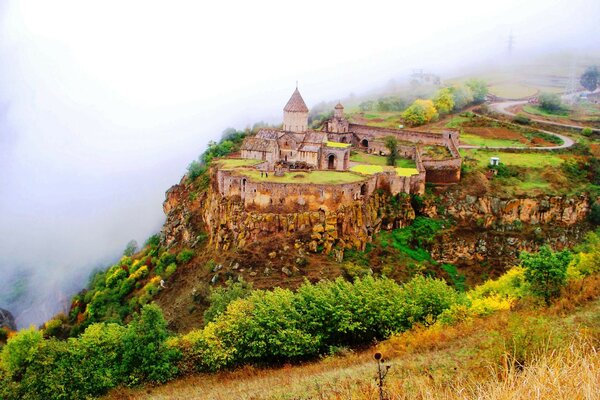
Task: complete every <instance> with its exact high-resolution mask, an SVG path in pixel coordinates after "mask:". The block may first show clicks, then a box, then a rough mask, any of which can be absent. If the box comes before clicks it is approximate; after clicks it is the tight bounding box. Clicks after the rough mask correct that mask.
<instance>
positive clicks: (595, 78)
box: [579, 65, 600, 92]
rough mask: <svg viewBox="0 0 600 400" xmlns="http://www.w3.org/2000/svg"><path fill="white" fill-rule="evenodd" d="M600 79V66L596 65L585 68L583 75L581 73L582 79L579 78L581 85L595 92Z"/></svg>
mask: <svg viewBox="0 0 600 400" xmlns="http://www.w3.org/2000/svg"><path fill="white" fill-rule="evenodd" d="M599 81H600V71H599V70H598V67H597V66H595V65H593V66H591V67H588V68H587V69H586V70H585V72H584V73H583V75H581V79H580V80H579V82H580V83H581V86H583V87H584V88H586V89H587V90H589V91H590V92H593V91H594V90H596V88H597V87H598V83H599Z"/></svg>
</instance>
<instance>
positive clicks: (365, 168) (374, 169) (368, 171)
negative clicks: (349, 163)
mask: <svg viewBox="0 0 600 400" xmlns="http://www.w3.org/2000/svg"><path fill="white" fill-rule="evenodd" d="M394 170H395V171H396V174H398V176H412V175H417V174H418V173H419V171H418V170H417V169H416V168H402V167H396V168H394ZM350 171H352V172H358V173H359V174H364V175H373V174H377V173H379V172H383V171H391V167H388V166H381V165H365V164H361V165H355V166H354V167H352V168H350Z"/></svg>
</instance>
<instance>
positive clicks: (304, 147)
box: [299, 144, 321, 153]
mask: <svg viewBox="0 0 600 400" xmlns="http://www.w3.org/2000/svg"><path fill="white" fill-rule="evenodd" d="M319 150H321V146H317V145H314V144H303V145H302V146H301V147H300V149H299V151H306V152H309V153H318V152H319Z"/></svg>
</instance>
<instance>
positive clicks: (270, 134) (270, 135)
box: [256, 129, 285, 140]
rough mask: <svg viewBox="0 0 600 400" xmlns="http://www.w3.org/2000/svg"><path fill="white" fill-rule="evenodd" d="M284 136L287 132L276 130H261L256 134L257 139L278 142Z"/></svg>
mask: <svg viewBox="0 0 600 400" xmlns="http://www.w3.org/2000/svg"><path fill="white" fill-rule="evenodd" d="M283 135H285V132H283V131H278V130H276V129H261V130H259V131H258V132H257V133H256V137H257V138H259V139H268V140H277V139H279V138H280V137H281V136H283Z"/></svg>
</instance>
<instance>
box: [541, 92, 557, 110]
mask: <svg viewBox="0 0 600 400" xmlns="http://www.w3.org/2000/svg"><path fill="white" fill-rule="evenodd" d="M538 99H539V102H540V107H541V108H542V109H544V110H546V111H549V112H554V111H558V110H560V109H561V108H562V103H561V101H560V96H559V95H557V94H555V93H542V94H540V95H539V97H538Z"/></svg>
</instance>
